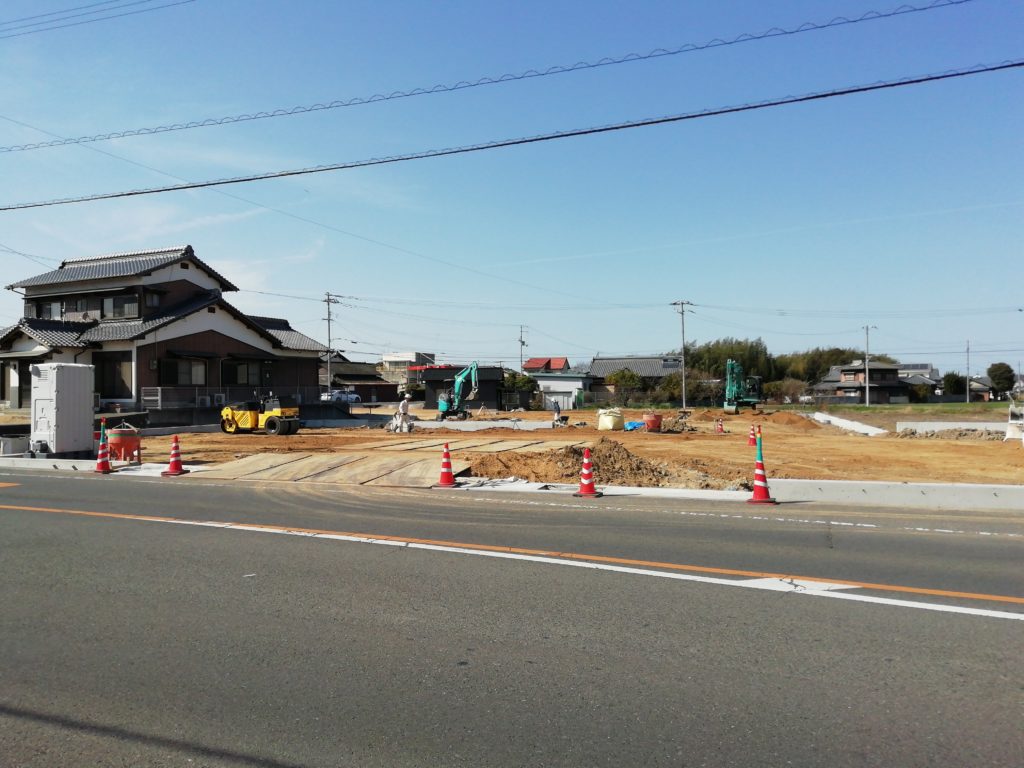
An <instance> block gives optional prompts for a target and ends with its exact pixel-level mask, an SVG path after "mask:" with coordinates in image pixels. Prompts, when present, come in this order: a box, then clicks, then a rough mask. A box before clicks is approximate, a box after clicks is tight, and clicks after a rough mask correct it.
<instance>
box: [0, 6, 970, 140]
mask: <svg viewBox="0 0 1024 768" xmlns="http://www.w3.org/2000/svg"><path fill="white" fill-rule="evenodd" d="M145 1H146V2H151V1H152V0H145ZM970 2H974V0H934V2H932V3H930V4H928V5H921V6H912V5H901V6H899V7H898V8H895V9H893V10H891V11H881V12H879V11H868V12H866V13H863V14H861V15H860V16H858V17H856V18H847V17H845V16H837V17H835V18H833V19H832V20H831V21H828V22H823V23H815V22H805V23H803V24H800V25H799V26H796V27H792V28H790V29H780V28H779V27H772V28H771V29H769V30H767V31H765V32H762V33H761V34H757V35H752V34H747V33H743V34H741V35H737V36H735V37H733V38H732V39H729V40H723V39H721V38H717V37H716V38H714V39H713V40H709V41H707V42H705V43H699V44H695V43H686V44H684V45H681V46H678V47H676V48H671V49H665V48H656V49H654V50H653V51H650V52H648V53H646V54H636V53H629V54H626V55H624V56H615V57H605V58H602V59H599V60H598V61H594V62H585V61H584V62H577V63H576V64H572V65H555V66H550V67H546V68H544V69H529V70H526V71H525V72H520V73H518V74H504V75H501V76H498V77H481V78H478V79H477V80H475V81H467V80H460V81H459V82H457V83H452V84H448V85H434V86H432V87H429V88H413V89H411V90H405V91H392V92H390V93H387V94H375V95H373V96H359V97H355V98H349V99H338V100H335V101H331V102H329V103H327V104H312V105H309V106H297V107H289V108H278V109H272V110H266V111H262V112H255V113H246V114H241V115H233V116H229V117H215V118H207V119H205V120H193V121H189V122H186V123H176V124H173V125H161V126H156V127H149V128H130V129H127V130H122V131H113V132H110V133H102V134H97V135H94V136H81V137H79V138H75V139H59V140H55V141H44V142H38V143H35V144H20V145H16V146H9V147H0V152H24V151H27V150H33V149H42V148H45V147H60V146H66V145H68V144H86V143H91V142H96V141H109V140H111V139H123V138H127V137H130V136H152V135H154V134H159V133H169V132H171V131H186V130H192V129H194V128H207V127H212V126H218V125H230V124H232V123H243V122H250V121H253V120H266V119H269V118H276V117H291V116H293V115H302V114H307V113H310V112H322V111H326V110H332V109H340V108H344V107H355V106H362V105H365V104H373V103H376V102H381V101H393V100H396V99H407V98H411V97H413V96H427V95H432V94H437V93H450V92H452V91H461V90H466V89H469V88H480V87H483V86H488V85H500V84H502V83H510V82H515V81H517V80H529V79H534V78H540V77H550V76H552V75H563V74H569V73H572V72H580V71H583V70H588V69H597V68H599V67H609V66H615V65H618V64H631V63H634V62H639V61H649V60H651V59H658V58H663V57H666V56H678V55H680V54H683V53H693V52H695V51H703V50H707V49H709V48H721V47H724V46H731V45H740V44H742V43H750V42H756V41H759V40H766V39H769V38H773V37H786V36H790V35H798V34H802V33H804V32H816V31H819V30H823V29H830V28H833V27H840V26H847V25H850V24H860V23H862V22H866V21H879V20H882V19H890V18H893V17H896V16H903V15H905V14H909V13H921V12H924V11H931V10H935V9H938V8H946V7H949V6H955V5H965V4H967V3H970ZM86 7H90V6H86ZM30 18H34V17H30Z"/></svg>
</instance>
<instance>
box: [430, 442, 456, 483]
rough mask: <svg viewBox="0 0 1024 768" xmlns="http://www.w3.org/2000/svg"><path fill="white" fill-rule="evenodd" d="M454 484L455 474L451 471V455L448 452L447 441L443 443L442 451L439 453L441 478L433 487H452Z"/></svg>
mask: <svg viewBox="0 0 1024 768" xmlns="http://www.w3.org/2000/svg"><path fill="white" fill-rule="evenodd" d="M455 485H456V483H455V475H454V474H453V473H452V455H451V454H450V453H449V452H448V443H445V444H444V451H443V452H442V453H441V479H440V480H438V481H437V485H435V486H434V487H435V488H454V487H455Z"/></svg>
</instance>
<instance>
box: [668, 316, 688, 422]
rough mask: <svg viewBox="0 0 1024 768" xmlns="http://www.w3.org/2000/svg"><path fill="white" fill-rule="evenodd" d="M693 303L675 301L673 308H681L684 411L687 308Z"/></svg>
mask: <svg viewBox="0 0 1024 768" xmlns="http://www.w3.org/2000/svg"><path fill="white" fill-rule="evenodd" d="M692 305H693V302H692V301H682V300H680V301H673V302H672V306H673V307H679V331H680V334H681V335H682V346H680V347H679V374H680V380H681V383H680V385H679V389H680V390H681V392H680V394H682V396H683V397H682V399H683V410H684V411H685V410H686V307H687V306H692Z"/></svg>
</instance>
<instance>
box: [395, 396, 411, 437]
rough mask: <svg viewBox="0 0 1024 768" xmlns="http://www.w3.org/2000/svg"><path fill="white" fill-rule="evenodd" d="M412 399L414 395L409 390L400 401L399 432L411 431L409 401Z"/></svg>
mask: <svg viewBox="0 0 1024 768" xmlns="http://www.w3.org/2000/svg"><path fill="white" fill-rule="evenodd" d="M411 401H412V395H411V394H409V393H408V392H406V393H405V397H403V398H402V400H401V401H400V402H399V403H398V430H397V431H399V432H408V431H409V403H410V402H411Z"/></svg>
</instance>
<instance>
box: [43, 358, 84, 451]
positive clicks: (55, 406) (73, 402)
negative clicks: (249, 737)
mask: <svg viewBox="0 0 1024 768" xmlns="http://www.w3.org/2000/svg"><path fill="white" fill-rule="evenodd" d="M30 371H31V374H32V432H31V434H30V435H29V442H30V445H31V446H33V447H34V446H36V445H37V444H39V443H45V444H46V448H45V449H44V450H45V451H46V452H47V453H76V452H79V451H87V452H91V451H92V447H93V441H92V432H93V411H92V400H93V397H92V390H93V384H94V382H95V377H94V375H93V367H92V366H91V365H78V364H77V363H40V364H38V365H33V366H31V367H30Z"/></svg>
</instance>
